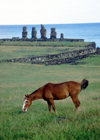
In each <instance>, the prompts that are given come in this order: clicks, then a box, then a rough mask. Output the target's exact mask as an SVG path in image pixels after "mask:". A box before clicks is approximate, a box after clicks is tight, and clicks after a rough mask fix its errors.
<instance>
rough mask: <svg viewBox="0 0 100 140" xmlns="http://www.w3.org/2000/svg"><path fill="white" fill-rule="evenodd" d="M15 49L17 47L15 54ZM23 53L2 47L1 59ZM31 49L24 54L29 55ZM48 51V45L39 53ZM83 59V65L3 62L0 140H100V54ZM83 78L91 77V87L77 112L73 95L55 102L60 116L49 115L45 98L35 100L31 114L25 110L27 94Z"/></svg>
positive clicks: (1, 70)
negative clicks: (50, 83) (46, 85)
mask: <svg viewBox="0 0 100 140" xmlns="http://www.w3.org/2000/svg"><path fill="white" fill-rule="evenodd" d="M4 48H6V49H5V50H4ZM13 49H15V50H16V49H17V51H15V54H13ZM24 49H25V48H24ZM59 49H61V48H59ZM59 49H57V50H55V52H56V53H57V51H59ZM64 49H66V48H64ZM2 50H3V51H2ZM18 50H19V51H18ZM37 50H38V48H37ZM38 51H39V50H38ZM1 52H2V53H1ZM5 52H6V55H4V54H5ZM17 52H18V53H17ZM19 52H20V47H18V48H16V47H4V46H3V47H2V46H1V47H0V59H2V58H3V59H7V58H9V56H10V57H12V56H13V57H19V56H21V53H19ZM28 52H29V51H25V52H22V53H23V55H25V56H27V55H29V53H28ZM30 52H31V51H30ZM47 52H48V50H46V48H44V49H42V50H40V51H39V52H38V53H39V54H40V53H41V54H42V53H43V54H44V53H47ZM24 53H25V54H24ZM2 54H3V56H1V55H2ZM81 61H82V62H84V63H83V64H81V65H68V64H66V65H56V66H44V65H32V64H28V63H0V140H16V139H18V140H26V139H27V140H99V139H100V56H94V57H88V58H86V59H84V60H81ZM83 78H86V79H88V80H89V86H88V88H87V89H86V90H84V91H82V92H81V93H80V95H79V100H80V102H81V106H80V108H79V110H78V111H77V112H75V110H74V104H73V103H72V101H71V99H70V98H67V99H65V100H61V101H55V105H56V109H57V112H58V115H57V116H55V114H54V113H52V115H50V114H49V111H48V106H47V103H46V102H45V101H43V100H37V101H34V102H33V104H32V105H31V107H30V109H29V110H28V112H27V113H23V112H22V104H23V97H24V95H25V94H29V93H31V92H33V91H34V90H36V89H37V88H39V87H41V86H42V85H44V84H45V83H47V82H54V83H58V82H64V81H68V80H75V81H78V82H80V81H81V80H82V79H83Z"/></svg>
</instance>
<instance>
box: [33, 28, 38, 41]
mask: <svg viewBox="0 0 100 140" xmlns="http://www.w3.org/2000/svg"><path fill="white" fill-rule="evenodd" d="M36 35H37V31H36V28H35V27H33V28H32V39H37V37H36Z"/></svg>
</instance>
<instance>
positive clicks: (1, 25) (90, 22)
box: [0, 22, 100, 26]
mask: <svg viewBox="0 0 100 140" xmlns="http://www.w3.org/2000/svg"><path fill="white" fill-rule="evenodd" d="M98 23H100V22H75V23H40V24H39V23H37V24H32V23H31V24H22V23H21V24H0V26H10V25H12V26H13V25H41V24H43V25H54V24H55V25H59V24H62V25H64V24H98Z"/></svg>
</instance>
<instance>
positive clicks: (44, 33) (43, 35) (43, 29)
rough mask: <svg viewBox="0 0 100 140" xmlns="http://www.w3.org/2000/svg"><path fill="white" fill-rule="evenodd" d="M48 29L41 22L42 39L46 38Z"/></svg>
mask: <svg viewBox="0 0 100 140" xmlns="http://www.w3.org/2000/svg"><path fill="white" fill-rule="evenodd" d="M46 32H47V31H46V29H45V27H44V26H43V25H42V24H41V30H40V33H41V39H46Z"/></svg>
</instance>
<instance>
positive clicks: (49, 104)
mask: <svg viewBox="0 0 100 140" xmlns="http://www.w3.org/2000/svg"><path fill="white" fill-rule="evenodd" d="M47 103H48V108H49V112H50V113H52V111H51V103H50V101H47Z"/></svg>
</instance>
